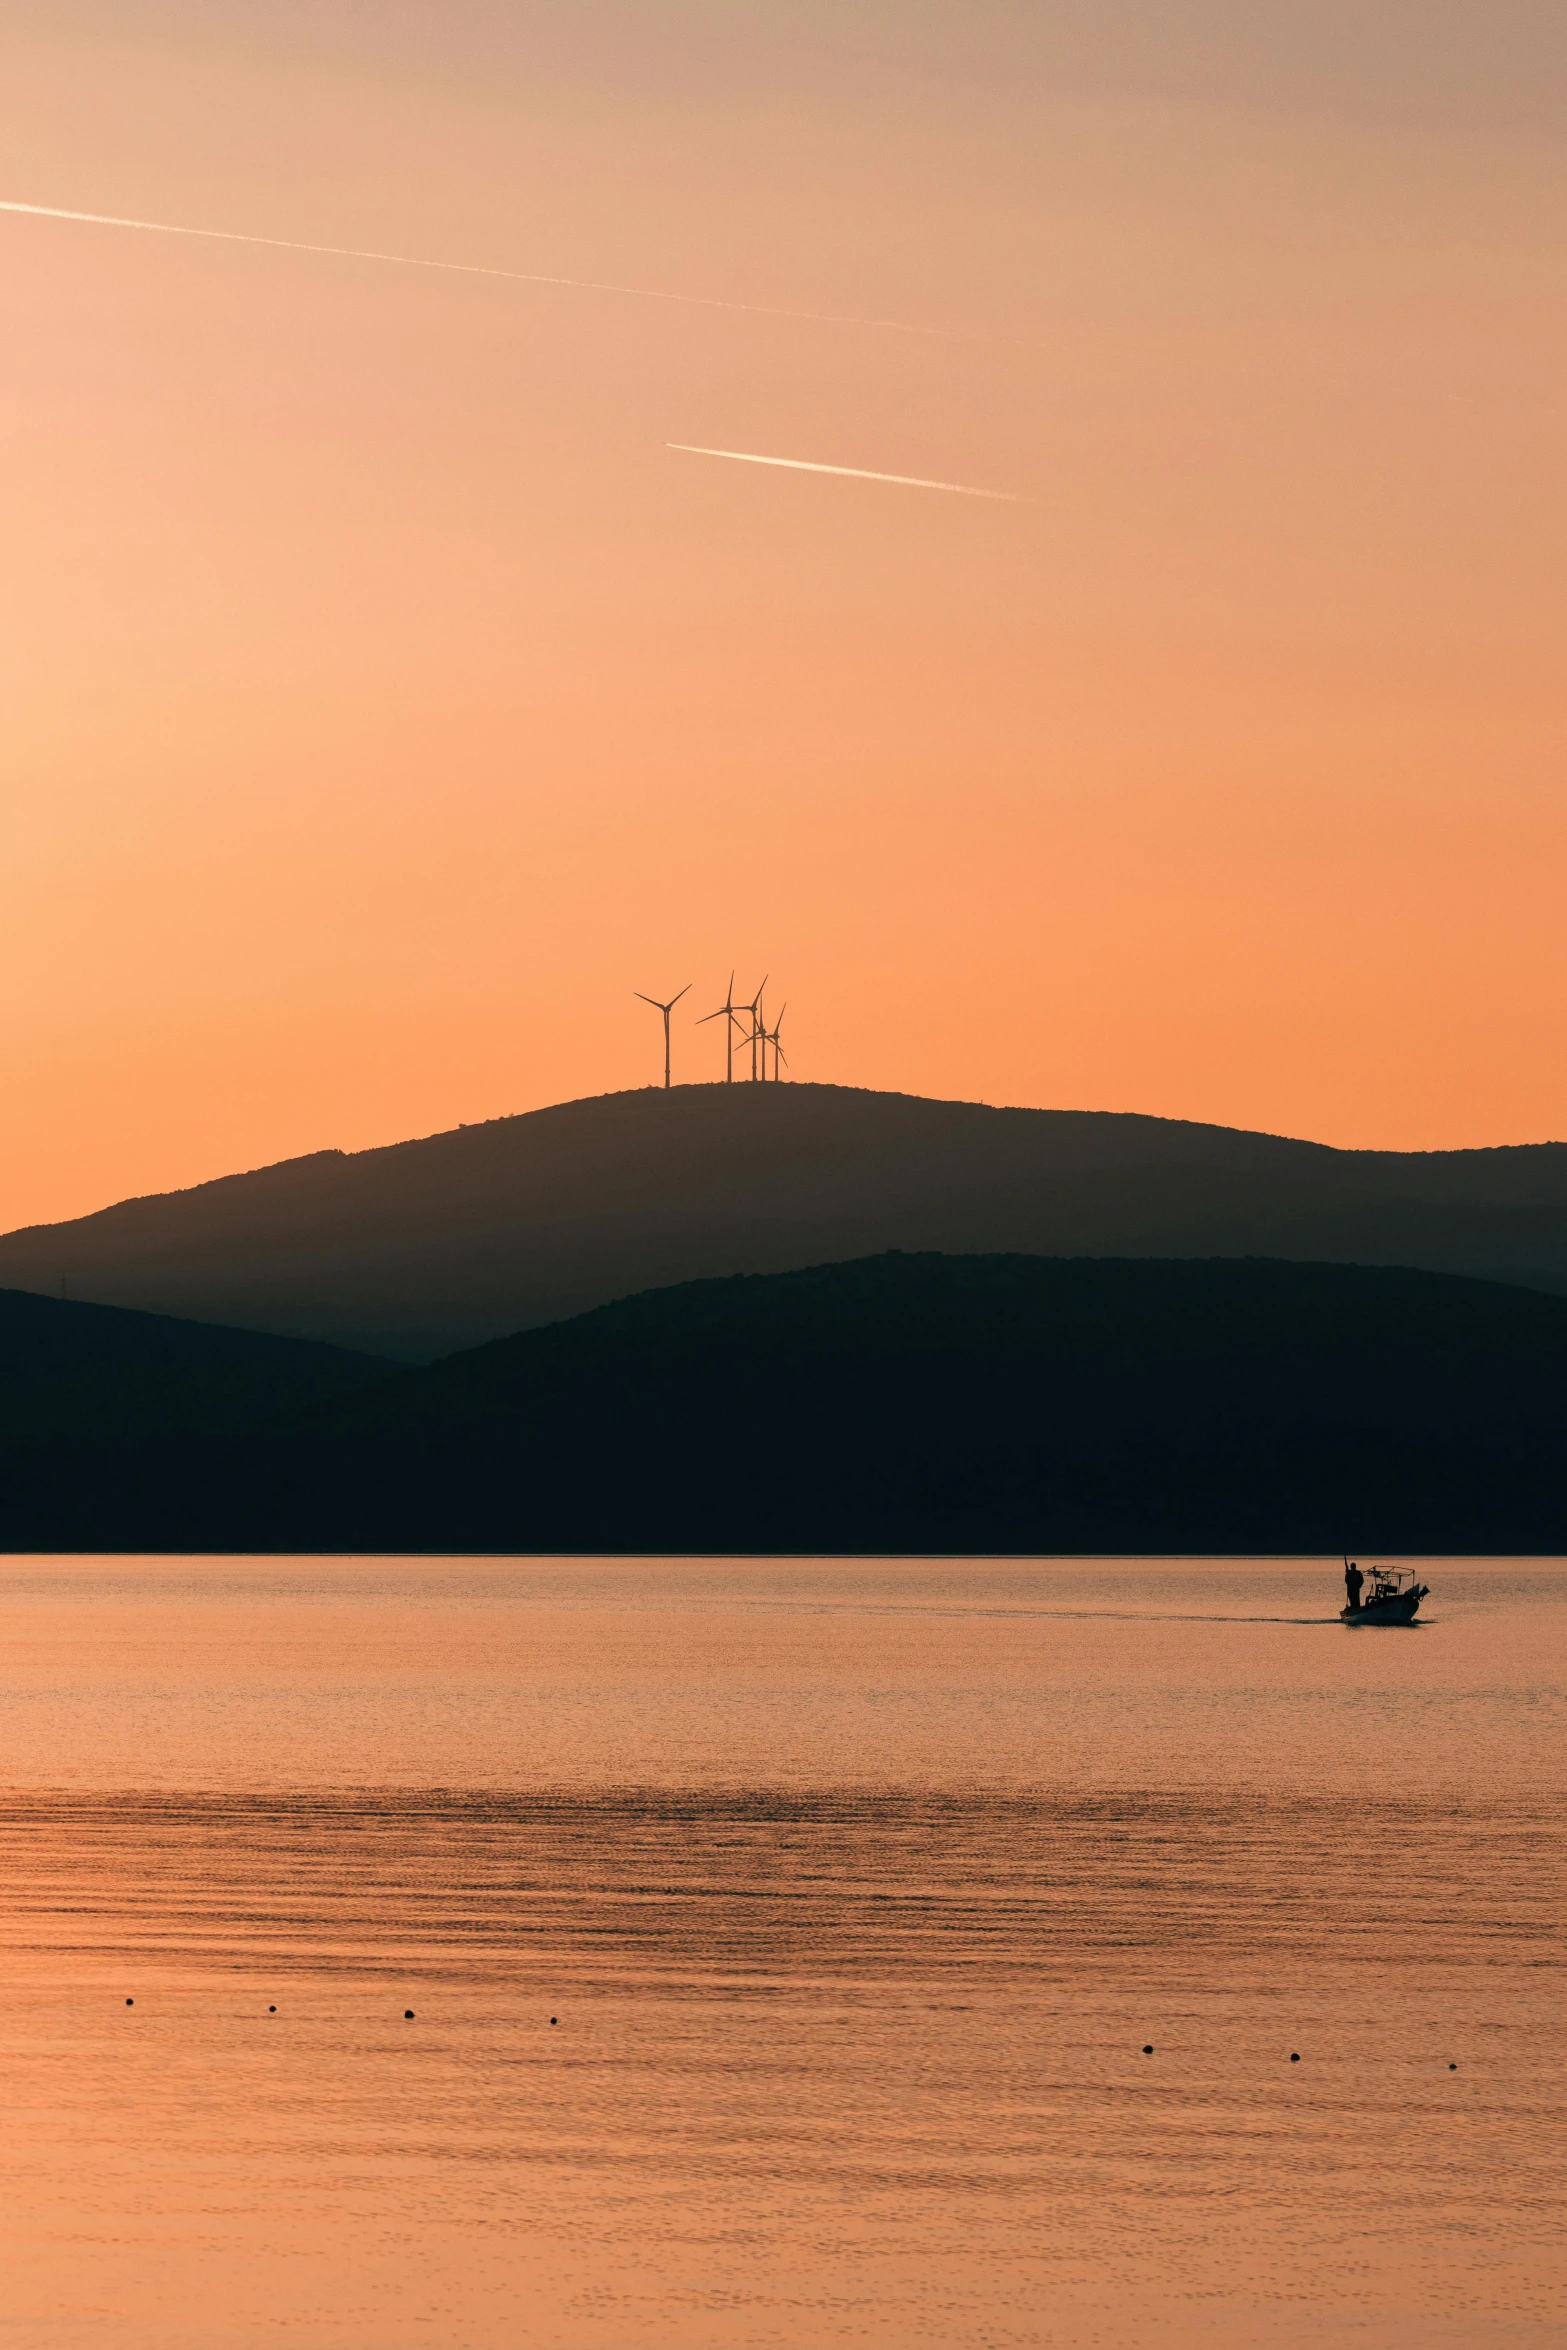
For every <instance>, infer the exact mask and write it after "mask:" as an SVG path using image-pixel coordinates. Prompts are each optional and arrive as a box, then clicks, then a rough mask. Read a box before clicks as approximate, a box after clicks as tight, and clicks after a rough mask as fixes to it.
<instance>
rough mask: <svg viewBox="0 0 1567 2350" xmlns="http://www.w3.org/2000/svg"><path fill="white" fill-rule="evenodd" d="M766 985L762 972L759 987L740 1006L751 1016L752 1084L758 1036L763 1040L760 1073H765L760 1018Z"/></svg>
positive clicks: (764, 1033)
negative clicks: (746, 1002)
mask: <svg viewBox="0 0 1567 2350" xmlns="http://www.w3.org/2000/svg"><path fill="white" fill-rule="evenodd" d="M766 985H767V975H766V973H765V972H764V973H763V975H762V985H761V987H759V988H758V989H757V991H756V993H755V995H754V996H753V997H752V998H751V1001H750V1002H749V1003H748V1004H742V1005H741V1007H740V1009H741V1010H742V1011H743V1012H749V1014H750V1016H751V1083H752V1084H753V1085H754V1084H755V1083H756V1047H757V1041H758V1039H759V1038H760V1039H762V1040H764V1041H763V1043H762V1075H763V1076H764V1077H765V1076H766V1075H767V1046H766V1042H765V1039H766V1035H767V1030H766V1028H765V1026H764V1025H763V1019H762V990H763V989H764V988H765V987H766Z"/></svg>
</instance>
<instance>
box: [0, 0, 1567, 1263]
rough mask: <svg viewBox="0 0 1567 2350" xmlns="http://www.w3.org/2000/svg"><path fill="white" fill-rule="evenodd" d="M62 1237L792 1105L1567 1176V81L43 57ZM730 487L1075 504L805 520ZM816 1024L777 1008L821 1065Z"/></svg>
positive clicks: (13, 549)
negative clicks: (683, 997)
mask: <svg viewBox="0 0 1567 2350" xmlns="http://www.w3.org/2000/svg"><path fill="white" fill-rule="evenodd" d="M0 133H3V136H0V154H3V156H4V167H3V174H0V177H3V183H4V184H3V185H0V197H3V198H5V199H8V200H12V201H22V202H29V203H36V204H43V205H60V206H66V207H71V208H79V209H83V210H90V211H102V212H107V213H117V214H132V215H137V216H140V217H144V218H150V219H153V220H167V221H173V222H186V223H190V224H192V225H195V226H208V227H214V228H224V229H234V230H244V231H250V232H253V233H255V234H258V235H263V236H273V237H280V238H297V239H302V240H306V241H311V242H318V243H326V244H333V245H345V246H366V247H374V248H378V249H382V250H388V251H392V252H398V253H405V254H409V255H425V256H429V257H430V258H432V259H448V260H457V261H468V262H475V263H483V264H488V265H490V266H493V267H496V268H501V269H516V270H522V271H538V272H546V273H553V274H558V275H562V276H567V277H583V278H592V279H602V280H611V281H615V282H616V283H620V284H626V285H633V286H644V287H650V288H657V289H665V290H667V291H670V292H677V293H685V294H692V295H702V296H716V297H721V298H723V299H726V300H731V301H735V302H743V303H752V304H758V305H771V306H776V307H778V308H781V309H791V310H800V311H806V312H812V313H836V314H843V315H844V316H846V317H848V318H851V319H861V320H869V321H875V320H888V319H891V320H897V321H902V322H905V326H913V327H918V328H922V329H929V330H931V331H928V332H917V333H915V332H908V331H905V330H904V327H890V326H884V325H876V324H853V323H847V324H846V323H833V322H831V321H830V320H829V319H827V318H826V317H822V316H817V317H812V318H794V317H790V318H780V317H770V316H763V315H758V314H757V313H756V312H755V311H749V312H748V311H741V310H732V309H722V308H706V307H701V306H691V305H685V304H676V303H668V302H661V301H654V300H647V299H642V298H637V297H627V296H622V295H614V294H600V293H588V292H580V291H573V290H570V289H567V288H560V287H555V288H547V287H538V286H528V285H520V284H514V283H508V282H506V281H504V280H501V279H497V278H485V277H464V276H460V275H442V274H438V273H436V272H432V271H425V270H419V269H413V268H402V267H397V266H386V265H382V264H377V263H373V262H360V261H352V260H346V259H332V258H326V257H323V256H312V255H304V254H298V253H287V252H280V251H269V250H263V249H261V248H258V247H251V246H245V245H238V244H221V243H201V242H192V241H186V240H181V239H175V238H168V237H157V236H148V235H137V234H133V233H129V232H124V231H118V230H113V229H107V228H94V227H86V226H78V225H71V224H67V223H63V222H57V221H49V220H37V219H22V218H17V217H6V216H0V274H3V285H4V306H5V307H4V315H5V319H6V335H5V364H4V375H3V386H4V388H3V406H0V426H3V430H0V468H3V498H4V512H5V528H4V532H3V553H0V784H3V821H4V834H3V849H4V854H3V857H0V889H3V892H4V907H3V919H0V971H3V1010H0V1039H3V1043H0V1054H3V1064H0V1098H3V1104H4V1110H3V1115H4V1120H5V1140H6V1148H5V1151H4V1154H3V1159H0V1225H11V1224H15V1223H20V1222H26V1221H33V1220H37V1219H43V1218H52V1217H55V1216H60V1215H66V1214H73V1213H77V1212H80V1211H82V1210H85V1209H88V1208H91V1207H94V1206H97V1205H100V1204H102V1203H104V1202H105V1201H107V1200H110V1199H113V1198H116V1197H119V1196H122V1195H124V1194H126V1193H130V1192H137V1191H147V1190H159V1189H165V1188H168V1187H171V1186H174V1185H178V1184H183V1183H188V1182H192V1181H196V1180H199V1179H200V1178H202V1177H204V1176H208V1175H214V1174H220V1173H224V1172H227V1171H229V1170H231V1169H233V1168H237V1167H243V1166H252V1165H256V1164H258V1163H261V1162H264V1161H266V1160H270V1159H275V1158H280V1157H283V1156H286V1155H288V1154H291V1153H293V1152H297V1151H303V1150H308V1149H312V1148H316V1147H319V1146H321V1145H324V1144H339V1145H343V1146H345V1147H357V1146H360V1145H363V1144H366V1143H371V1142H379V1141H390V1140H395V1139H398V1138H400V1137H402V1136H404V1135H408V1134H415V1133H420V1132H427V1131H429V1130H431V1129H433V1128H437V1127H442V1126H447V1125H453V1124H456V1123H457V1122H458V1121H459V1120H463V1119H468V1120H473V1119H480V1118H485V1117H491V1116H494V1115H497V1114H500V1113H503V1112H507V1111H512V1110H519V1109H526V1108H530V1107H534V1106H536V1105H539V1104H542V1103H546V1102H550V1101H554V1100H558V1099H561V1098H565V1097H571V1096H574V1095H580V1094H585V1093H596V1092H601V1091H605V1090H608V1089H612V1088H615V1087H619V1086H625V1085H634V1084H638V1083H642V1082H644V1081H647V1080H649V1079H652V1078H653V1077H655V1076H656V1075H657V1074H659V1072H660V1068H661V1050H662V1048H661V1040H660V1036H659V1033H658V1029H659V1023H658V1019H657V1015H656V1014H654V1013H652V1012H650V1011H648V1010H646V1009H645V1007H643V1006H642V1005H639V1004H638V1003H637V1002H636V1001H635V1000H634V996H633V993H632V991H633V990H634V989H644V990H646V991H647V992H649V993H651V994H656V995H665V994H669V993H672V992H673V991H674V990H675V989H676V988H678V987H680V986H681V985H683V984H684V983H685V982H686V981H688V980H689V981H692V982H694V987H693V993H692V996H691V997H690V998H689V999H688V1001H687V1004H686V1005H684V1006H682V1008H681V1012H680V1014H678V1015H677V1019H676V1029H675V1056H676V1058H675V1071H676V1077H677V1079H679V1078H683V1077H684V1078H691V1077H704V1076H715V1075H717V1074H719V1073H720V1071H721V1067H722V1048H721V1045H720V1043H719V1041H718V1037H719V1032H718V1029H717V1027H716V1026H715V1027H709V1028H705V1029H702V1030H696V1029H695V1028H694V1027H692V1026H691V1025H690V1024H689V1021H688V1020H687V1018H686V1015H687V1013H689V1012H694V1011H697V1010H701V1011H705V1010H707V1009H708V1008H709V1007H710V1005H711V1004H713V1003H715V1002H717V1001H718V1000H719V999H720V997H721V995H722V992H723V987H724V983H725V981H726V979H727V977H728V973H729V969H730V966H731V964H734V965H736V966H737V967H738V972H739V979H740V981H741V982H742V983H744V984H745V985H746V986H747V989H748V988H749V986H750V985H754V983H755V981H756V979H757V978H759V977H760V976H761V974H762V972H763V971H764V970H770V971H771V972H772V973H773V974H774V978H775V981H776V983H777V987H778V989H779V991H781V993H782V994H785V995H787V997H788V998H789V1007H790V1008H789V1013H788V1018H787V1022H786V1026H785V1041H786V1044H787V1045H788V1046H789V1048H790V1051H791V1054H792V1068H793V1071H794V1073H795V1074H796V1075H797V1076H799V1077H802V1078H822V1079H831V1080H836V1081H841V1082H846V1083H853V1084H865V1085H872V1086H882V1087H898V1088H904V1089H908V1090H911V1091H916V1092H921V1093H935V1094H945V1095H960V1096H965V1097H968V1098H973V1099H983V1100H990V1101H998V1102H1027V1103H1039V1104H1045V1105H1060V1106H1072V1107H1098V1108H1111V1109H1138V1110H1149V1111H1157V1112H1160V1113H1164V1114H1167V1115H1173V1116H1179V1117H1191V1118H1204V1119H1216V1120H1221V1121H1223V1122H1226V1123H1230V1124H1236V1125H1248V1126H1261V1127H1267V1128H1271V1129H1274V1130H1278V1131H1284V1132H1289V1133H1293V1134H1305V1135H1312V1136H1316V1137H1318V1138H1320V1139H1323V1140H1326V1141H1332V1142H1339V1143H1346V1144H1376V1145H1385V1146H1396V1147H1410V1148H1418V1147H1426V1146H1442V1145H1452V1144H1461V1143H1488V1142H1507V1141H1523V1140H1533V1139H1539V1138H1543V1137H1548V1136H1561V1135H1563V1134H1567V1102H1564V1098H1563V1097H1564V1091H1567V1052H1564V1046H1567V988H1564V982H1563V975H1562V963H1563V947H1562V937H1563V921H1562V903H1561V901H1562V881H1563V870H1564V865H1563V850H1564V847H1567V841H1564V837H1563V835H1564V813H1563V790H1562V775H1563V752H1564V748H1567V725H1564V716H1567V678H1564V671H1563V650H1562V648H1563V644H1564V641H1567V634H1564V619H1567V614H1564V610H1563V605H1564V601H1567V591H1564V567H1563V561H1562V545H1563V520H1564V516H1563V505H1564V500H1563V473H1564V468H1563V437H1564V424H1567V389H1564V384H1563V358H1564V350H1563V344H1564V335H1563V318H1564V310H1563V284H1562V279H1563V267H1564V265H1563V255H1564V253H1567V12H1564V11H1563V10H1562V9H1561V7H1560V5H1559V0H1556V4H1553V5H1551V6H1546V5H1529V4H1525V0H1483V4H1482V0H1418V4H1416V0H1408V4H1404V0H1396V4H1395V0H1354V4H1353V5H1352V4H1350V0H1276V4H1273V5H1269V4H1268V0H1206V4H1199V0H1128V4H1125V5H1122V4H1119V0H1095V4H1094V5H1088V4H1086V0H1082V4H1078V5H1061V4H1057V0H1027V5H1001V4H997V0H963V4H962V5H940V6H937V5H922V4H921V0H901V4H900V5H897V6H884V5H878V4H876V0H856V4H854V5H850V6H845V5H842V4H841V0H834V4H833V5H827V4H825V0H822V4H815V0H794V4H792V5H789V4H785V0H755V4H751V5H746V4H744V0H642V4H641V5H625V4H623V5H615V4H613V0H558V4H555V5H529V4H527V0H520V4H507V5H503V4H502V0H439V5H437V4H435V0H429V4H428V5H422V4H416V0H378V4H376V5H373V6H366V5H362V4H360V5H355V4H354V0H255V4H254V5H243V4H241V0H184V4H181V0H168V4H166V5H160V4H157V0H113V4H112V5H96V6H95V5H83V4H79V0H8V5H7V7H6V9H5V11H4V20H3V26H0ZM671 441H677V442H685V443H693V444H699V445H704V446H714V447H719V448H726V449H740V450H751V451H759V452H767V453H773V454H778V455H784V456H790V457H798V458H805V459H811V460H815V461H819V462H822V463H827V464H834V465H844V466H859V467H865V468H868V469H871V470H876V471H887V472H894V473H900V474H910V475H918V476H933V477H935V478H937V479H940V480H944V481H956V482H962V483H971V484H974V485H977V486H981V487H988V488H994V489H1003V490H1010V491H1015V492H1018V493H1020V495H1021V498H1022V499H1023V500H1026V501H1027V502H1020V503H1017V504H1004V503H993V502H989V501H981V500H977V499H965V498H955V497H945V496H940V495H937V494H933V493H930V492H925V491H919V490H913V489H903V488H897V487H893V486H890V485H886V484H881V483H872V482H864V481H854V480H848V479H840V478H834V477H827V476H815V475H808V474H801V473H791V472H784V471H778V470H774V469H771V468H762V467H755V466H742V465H727V464H720V463H716V462H714V461H712V460H710V459H704V458H699V457H694V456H686V455H680V454H676V453H674V452H672V451H670V450H669V449H667V448H666V446H665V444H666V443H667V442H671ZM774 1000H775V1001H776V997H775V999H774Z"/></svg>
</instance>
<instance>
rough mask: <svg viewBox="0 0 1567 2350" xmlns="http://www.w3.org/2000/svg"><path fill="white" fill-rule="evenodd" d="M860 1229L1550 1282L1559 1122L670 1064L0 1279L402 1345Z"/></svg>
mask: <svg viewBox="0 0 1567 2350" xmlns="http://www.w3.org/2000/svg"><path fill="white" fill-rule="evenodd" d="M884 1248H902V1249H908V1250H918V1249H942V1250H948V1251H976V1250H977V1251H989V1250H1026V1251H1033V1252H1038V1253H1041V1254H1049V1255H1067V1256H1075V1255H1085V1256H1105V1255H1113V1256H1165V1257H1170V1256H1194V1257H1204V1256H1246V1255H1255V1256H1278V1257H1293V1258H1298V1259H1321V1260H1326V1261H1337V1262H1354V1263H1361V1264H1405V1265H1417V1266H1425V1267H1428V1268H1430V1269H1432V1270H1434V1271H1438V1272H1453V1273H1467V1274H1475V1275H1480V1276H1483V1277H1487V1278H1491V1279H1497V1280H1506V1281H1512V1282H1519V1283H1524V1284H1527V1285H1530V1286H1532V1287H1537V1288H1541V1289H1548V1290H1554V1291H1556V1292H1558V1293H1562V1292H1567V1145H1563V1144H1560V1143H1541V1144H1535V1145H1531V1146H1528V1147H1525V1148H1520V1149H1512V1150H1489V1151H1441V1152H1430V1153H1410V1154H1402V1153H1398V1152H1389V1151H1337V1150H1329V1149H1327V1148H1325V1147H1324V1146H1323V1145H1321V1144H1317V1143H1309V1142H1292V1141H1287V1140H1282V1139H1280V1138H1279V1137H1276V1136H1273V1135H1265V1134H1245V1133H1237V1132H1233V1131H1232V1130H1230V1129H1229V1128H1227V1127H1221V1126H1194V1125H1186V1124H1182V1123H1180V1122H1178V1121H1176V1120H1172V1119H1163V1118H1140V1117H1123V1116H1113V1115H1110V1114H1108V1113H1100V1112H1093V1111H1069V1110H994V1109H987V1108H984V1107H982V1106H980V1105H979V1104H976V1103H970V1102H936V1101H922V1100H919V1099H917V1098H915V1097H913V1096H910V1095H906V1094H877V1093H860V1092H854V1091H851V1090H849V1089H847V1088H844V1087H839V1086H823V1085H767V1086H752V1085H735V1086H722V1085H717V1086H682V1087H677V1088H676V1089H675V1090H674V1091H672V1092H670V1093H665V1092H663V1091H662V1090H648V1091H644V1092H638V1093H623V1094H609V1095H605V1096H602V1097H601V1098H599V1099H597V1100H593V1101H581V1102H568V1103H563V1104H561V1105H560V1106H559V1107H558V1108H555V1109H549V1110H538V1111H533V1112H530V1113H529V1114H528V1115H527V1116H524V1117H518V1118H503V1119H497V1120H495V1121H494V1122H493V1123H492V1124H489V1125H485V1126H469V1127H462V1128H459V1129H458V1130H457V1132H455V1133H452V1134H437V1135H432V1136H431V1137H429V1138H428V1139H427V1140H425V1141H422V1142H405V1143H398V1144H396V1145H394V1146H392V1147H390V1148H388V1149H384V1150H373V1151H361V1152H358V1153H356V1154H354V1155H352V1156H344V1154H343V1153H341V1152H338V1151H321V1152H318V1153H317V1154H315V1156H313V1157H311V1158H304V1159H293V1160H288V1161H286V1162H285V1163H284V1164H282V1165H280V1166H276V1167H266V1168H262V1169H261V1170H259V1171H258V1172H257V1173H254V1174H249V1175H233V1176H228V1177H226V1178H225V1179H224V1180H223V1181H221V1182H217V1183H205V1184H201V1185H199V1186H198V1187H197V1188H196V1189H195V1190H192V1191H184V1192H174V1193H170V1194H168V1195H166V1196H164V1197H161V1198H154V1199H140V1200H127V1201H125V1202H123V1203H122V1204H121V1205H120V1206H118V1207H113V1208H106V1209H104V1210H103V1211H102V1212H101V1213H100V1214H98V1215H94V1216H84V1217H81V1218H79V1219H78V1220H76V1221H75V1222H73V1223H69V1224H55V1225H45V1226H38V1227H35V1228H33V1229H31V1230H29V1231H24V1232H13V1233H11V1234H9V1235H7V1236H6V1237H4V1238H3V1239H0V1282H7V1283H10V1284H12V1285H14V1286H16V1287H18V1288H23V1289H36V1290H42V1291H45V1292H47V1293H49V1294H53V1293H55V1292H56V1291H57V1290H58V1289H59V1286H60V1281H61V1277H62V1275H63V1276H65V1277H66V1278H67V1279H68V1280H69V1284H70V1290H71V1294H72V1295H73V1296H75V1297H84V1298H93V1299H97V1300H99V1301H100V1302H102V1303H104V1304H108V1305H122V1306H140V1307H143V1308H146V1309H149V1310H151V1311H155V1312H158V1313H169V1314H180V1315H188V1316H191V1317H193V1318H195V1319H197V1320H204V1321H221V1322H230V1323H239V1324H243V1325H245V1326H247V1327H251V1328H255V1329H258V1330H272V1331H283V1332H288V1333H290V1334H293V1335H299V1336H306V1337H313V1338H320V1339H329V1340H332V1341H334V1342H335V1343H336V1344H338V1345H344V1346H355V1347H363V1348H368V1349H369V1350H370V1351H371V1352H373V1353H376V1354H388V1355H397V1356H400V1357H402V1358H403V1359H404V1360H410V1361H419V1360H428V1359H429V1358H430V1357H432V1356H435V1355H439V1354H444V1353H447V1352H449V1351H450V1350H451V1349H453V1348H455V1347H460V1346H469V1345H474V1344H476V1343H478V1342H479V1341H481V1340H483V1339H486V1338H495V1337H500V1336H502V1335H503V1334H504V1333H506V1332H508V1331H513V1330H519V1329H527V1328H531V1327H533V1326H535V1325H537V1324H539V1323H541V1322H549V1321H554V1320H557V1319H559V1318H560V1317H562V1316H565V1315H569V1314H575V1313H579V1312H581V1311H583V1310H584V1309H585V1308H587V1307H590V1306H594V1305H598V1304H601V1303H603V1302H604V1301H605V1300H607V1299H609V1298H613V1297H619V1296H625V1295H628V1294H630V1293H632V1292H635V1291H639V1290H643V1289H648V1288H653V1287H660V1286H663V1285H665V1284H668V1283H673V1282H678V1281H685V1280H692V1279H697V1278H700V1277H703V1276H707V1275H715V1274H728V1273H747V1272H778V1271H783V1270H785V1269H787V1268H789V1267H791V1266H802V1265H810V1264H819V1263H824V1262H829V1261H831V1260H833V1259H847V1258H851V1257H858V1256H863V1255H867V1254H869V1253H871V1252H872V1251H875V1250H879V1249H884Z"/></svg>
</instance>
